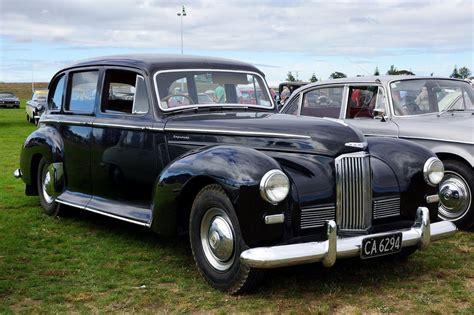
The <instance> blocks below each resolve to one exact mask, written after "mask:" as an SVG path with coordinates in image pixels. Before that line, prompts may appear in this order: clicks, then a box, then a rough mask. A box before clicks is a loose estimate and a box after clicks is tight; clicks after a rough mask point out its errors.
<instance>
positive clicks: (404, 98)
mask: <svg viewBox="0 0 474 315" xmlns="http://www.w3.org/2000/svg"><path fill="white" fill-rule="evenodd" d="M390 90H391V97H392V103H393V110H394V112H395V115H398V116H408V115H419V114H426V113H437V112H442V111H462V110H474V94H473V91H472V88H471V87H470V86H469V84H467V83H464V82H462V81H455V80H442V79H425V80H402V81H396V82H392V83H391V84H390Z"/></svg>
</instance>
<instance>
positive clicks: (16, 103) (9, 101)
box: [0, 92, 20, 108]
mask: <svg viewBox="0 0 474 315" xmlns="http://www.w3.org/2000/svg"><path fill="white" fill-rule="evenodd" d="M0 107H3V108H20V99H19V98H18V97H17V96H16V95H15V93H12V92H0Z"/></svg>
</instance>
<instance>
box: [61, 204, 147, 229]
mask: <svg viewBox="0 0 474 315" xmlns="http://www.w3.org/2000/svg"><path fill="white" fill-rule="evenodd" d="M56 202H58V203H60V204H63V205H66V206H70V207H74V208H78V209H81V210H86V211H89V212H93V213H97V214H101V215H104V216H106V217H110V218H114V219H117V220H121V221H125V222H128V223H133V224H136V225H141V226H145V227H150V226H151V220H150V222H142V221H137V220H133V219H130V218H124V217H121V216H118V215H115V214H112V213H108V212H105V211H102V210H98V209H94V208H91V207H89V206H87V205H86V206H83V205H79V204H76V203H73V202H69V201H64V200H61V199H59V198H58V199H56Z"/></svg>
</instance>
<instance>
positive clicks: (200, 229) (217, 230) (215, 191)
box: [189, 184, 262, 294]
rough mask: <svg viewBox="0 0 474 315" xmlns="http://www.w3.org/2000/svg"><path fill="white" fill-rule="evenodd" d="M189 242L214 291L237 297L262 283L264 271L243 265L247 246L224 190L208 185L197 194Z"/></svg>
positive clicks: (203, 273) (201, 270) (200, 269)
mask: <svg viewBox="0 0 474 315" xmlns="http://www.w3.org/2000/svg"><path fill="white" fill-rule="evenodd" d="M189 238H190V242H191V249H192V252H193V256H194V260H195V262H196V265H197V267H198V269H199V272H200V273H201V274H202V276H203V277H204V278H205V279H206V280H207V282H209V284H210V285H211V286H213V287H214V288H216V289H219V290H222V291H225V292H228V293H231V294H236V293H241V292H244V291H248V290H249V289H251V288H252V287H253V286H255V285H256V284H257V283H258V282H259V281H260V279H261V275H262V270H259V269H254V268H250V267H248V266H245V265H243V264H242V263H241V262H240V254H241V253H242V251H243V250H245V249H247V246H246V245H245V243H244V242H243V240H242V235H241V233H240V228H239V223H238V220H237V216H236V215H235V212H234V208H233V206H232V203H231V202H230V200H229V198H228V197H227V195H226V193H225V191H224V190H223V189H222V187H221V186H219V185H215V184H213V185H208V186H206V187H204V188H203V189H202V190H201V191H200V192H199V193H198V194H197V196H196V199H195V200H194V203H193V206H192V209H191V215H190V219H189Z"/></svg>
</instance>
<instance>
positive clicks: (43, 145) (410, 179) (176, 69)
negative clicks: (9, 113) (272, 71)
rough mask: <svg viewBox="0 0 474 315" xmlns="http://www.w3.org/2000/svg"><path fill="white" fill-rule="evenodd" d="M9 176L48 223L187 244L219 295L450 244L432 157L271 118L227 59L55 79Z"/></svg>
mask: <svg viewBox="0 0 474 315" xmlns="http://www.w3.org/2000/svg"><path fill="white" fill-rule="evenodd" d="M243 89H245V90H248V89H253V90H254V93H252V94H253V96H254V97H255V99H254V100H253V101H252V102H247V103H245V104H242V103H239V102H240V100H241V99H242V98H241V97H239V95H238V93H239V91H241V90H243ZM257 91H264V93H257ZM200 94H207V95H209V98H210V99H212V102H209V98H206V99H207V101H206V102H201V101H200V98H199V97H198V96H199V95H200ZM20 166H21V168H20V169H18V170H16V171H15V176H16V177H21V178H22V179H23V181H24V182H25V184H26V193H27V194H28V195H35V194H38V195H39V199H40V202H41V205H42V207H43V208H44V211H45V212H46V213H47V214H49V215H57V214H58V213H59V211H60V210H62V209H63V206H65V205H67V206H72V207H77V208H80V209H84V210H87V211H92V212H95V213H100V214H103V215H106V216H109V217H112V218H116V219H120V220H124V221H127V222H130V223H135V224H138V225H142V226H146V227H149V228H151V229H152V230H153V231H156V232H158V233H163V234H177V233H189V237H190V243H191V249H192V252H193V255H194V258H195V261H196V264H197V266H198V269H199V271H200V272H201V273H202V275H203V276H204V278H205V279H206V280H207V281H208V282H209V283H210V284H211V285H212V286H213V287H215V288H218V289H221V290H224V291H227V292H231V293H236V292H241V291H244V290H246V289H249V288H250V287H251V286H252V285H254V284H255V283H257V281H258V279H260V277H261V274H262V270H263V269H264V268H274V267H282V266H289V265H295V264H303V263H311V262H322V263H323V265H324V266H327V267H329V266H332V265H333V264H334V263H335V261H336V259H339V258H346V257H361V258H364V259H365V258H372V257H378V256H381V255H388V254H391V255H394V256H406V255H409V254H411V253H412V252H414V251H415V250H416V249H418V248H424V247H426V246H427V245H428V244H429V243H430V241H432V240H437V239H440V238H443V237H447V236H449V235H450V234H452V233H453V232H454V231H455V230H456V228H455V226H454V225H453V224H452V223H451V222H437V223H432V224H431V223H430V219H436V213H437V202H438V195H437V185H438V183H439V181H440V180H441V179H442V177H443V164H442V163H441V162H440V161H439V160H438V159H437V158H436V156H435V155H434V154H433V153H432V152H431V151H429V150H428V149H425V148H423V147H421V146H419V145H416V144H412V143H410V142H407V141H403V140H398V139H384V138H376V137H373V138H369V139H366V138H365V137H364V136H363V135H362V134H361V133H360V132H358V131H356V130H355V129H353V128H351V127H349V126H347V125H346V124H344V123H342V122H341V121H338V120H333V119H318V118H305V117H295V116H291V115H283V114H278V113H277V112H276V108H275V105H274V103H273V101H272V99H271V96H270V94H269V92H268V87H267V84H266V82H265V79H264V75H263V73H261V72H260V71H259V70H258V69H257V68H255V67H254V66H251V65H249V64H246V63H241V62H235V61H229V60H224V59H215V58H212V59H210V58H201V57H188V56H117V57H108V58H101V59H95V60H90V61H85V62H81V63H79V64H77V65H75V66H73V67H70V68H66V69H64V70H62V71H60V72H58V73H57V74H56V75H55V76H54V77H53V79H52V81H51V83H50V86H49V96H48V109H47V110H46V112H45V113H44V114H43V115H42V117H41V119H40V126H39V128H38V129H37V130H36V131H35V132H33V133H32V134H31V135H30V136H29V137H28V138H27V139H26V141H25V143H24V146H23V150H22V152H21V161H20ZM111 259H113V258H111Z"/></svg>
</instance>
